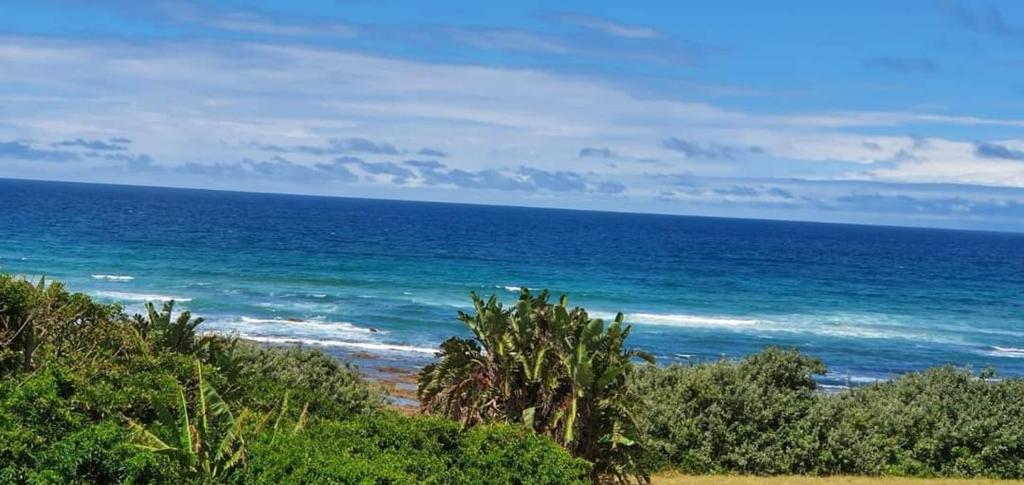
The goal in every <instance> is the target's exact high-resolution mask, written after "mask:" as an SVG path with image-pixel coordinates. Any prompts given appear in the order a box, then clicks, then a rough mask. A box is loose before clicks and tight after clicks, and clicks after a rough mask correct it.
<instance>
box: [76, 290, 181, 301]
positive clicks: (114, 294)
mask: <svg viewBox="0 0 1024 485" xmlns="http://www.w3.org/2000/svg"><path fill="white" fill-rule="evenodd" d="M93 294H94V295H96V296H98V297H101V298H110V299H113V300H120V301H167V300H174V301H178V302H185V301H192V299H191V298H186V297H183V296H169V295H158V294H156V293H129V292H125V291H97V292H95V293H93Z"/></svg>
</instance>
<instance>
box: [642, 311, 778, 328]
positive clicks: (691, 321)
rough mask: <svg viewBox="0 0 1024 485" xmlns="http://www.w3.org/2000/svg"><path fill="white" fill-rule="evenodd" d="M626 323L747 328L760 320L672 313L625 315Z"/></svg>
mask: <svg viewBox="0 0 1024 485" xmlns="http://www.w3.org/2000/svg"><path fill="white" fill-rule="evenodd" d="M626 321H628V322H637V323H646V324H649V325H670V326H676V327H704V326H715V327H723V326H724V327H748V326H752V325H757V324H758V323H760V320H755V319H749V318H726V317H711V316H702V315H686V314H672V313H668V314H659V313H631V314H628V315H626Z"/></svg>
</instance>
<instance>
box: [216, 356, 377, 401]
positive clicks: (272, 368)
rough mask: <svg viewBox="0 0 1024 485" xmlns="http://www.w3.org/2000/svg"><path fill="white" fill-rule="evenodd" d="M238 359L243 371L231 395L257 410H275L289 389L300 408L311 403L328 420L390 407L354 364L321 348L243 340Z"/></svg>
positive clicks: (288, 392) (291, 396)
mask: <svg viewBox="0 0 1024 485" xmlns="http://www.w3.org/2000/svg"><path fill="white" fill-rule="evenodd" d="M235 358H236V359H237V365H238V371H237V374H238V375H237V380H236V381H235V382H233V383H231V384H230V385H231V386H234V387H229V391H230V392H228V394H229V395H237V396H239V402H240V404H242V405H244V406H248V407H250V408H253V409H256V410H269V409H273V408H274V407H276V406H278V405H280V404H281V400H282V399H283V396H284V395H285V394H286V393H287V394H288V400H289V402H291V403H293V405H292V409H294V410H295V411H296V412H297V411H298V410H301V409H302V407H303V406H304V405H306V404H308V406H309V413H310V414H311V415H313V416H317V417H319V418H323V419H345V418H349V417H352V416H355V415H358V414H365V413H369V412H374V411H379V410H380V409H382V408H383V407H384V397H383V394H381V393H380V392H379V391H376V390H374V389H372V388H371V387H370V386H368V385H367V384H366V382H365V381H364V380H363V379H362V377H361V376H360V375H359V373H358V372H356V370H355V368H354V367H353V366H352V364H350V363H348V362H342V361H339V360H338V359H335V358H333V357H331V356H328V355H327V354H324V353H323V352H322V351H320V350H315V349H304V348H297V347H287V348H284V347H271V348H267V347H260V346H258V345H256V344H253V343H249V342H240V343H239V345H238V348H237V350H236V353H235Z"/></svg>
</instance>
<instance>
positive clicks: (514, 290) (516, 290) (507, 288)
mask: <svg viewBox="0 0 1024 485" xmlns="http://www.w3.org/2000/svg"><path fill="white" fill-rule="evenodd" d="M495 288H501V289H504V290H505V291H507V292H509V293H519V290H521V289H522V287H521V286H505V285H496V286H495Z"/></svg>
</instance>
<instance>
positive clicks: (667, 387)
mask: <svg viewBox="0 0 1024 485" xmlns="http://www.w3.org/2000/svg"><path fill="white" fill-rule="evenodd" d="M824 371H825V368H824V366H823V365H822V364H821V362H820V361H818V360H816V359H813V358H810V357H806V356H803V355H800V354H799V353H797V352H796V351H783V350H779V349H773V348H770V349H768V350H765V351H764V352H762V353H760V354H755V355H753V356H750V357H748V358H745V359H741V360H739V361H721V362H715V363H709V364H701V365H693V366H670V367H667V368H661V369H658V368H647V369H643V370H641V371H640V372H638V373H637V374H636V375H635V378H634V379H632V381H631V386H632V388H633V390H634V392H635V393H636V394H637V395H639V396H642V397H643V400H644V406H643V407H642V411H641V413H640V419H639V421H640V422H641V424H642V426H643V429H644V431H645V432H646V435H647V439H648V441H647V442H646V443H645V445H646V446H645V447H646V452H647V460H648V461H649V463H650V466H652V467H653V468H656V469H657V468H660V469H664V468H675V469H678V470H680V471H683V472H686V473H756V474H816V475H834V474H862V475H863V474H866V475H880V474H886V475H905V476H953V477H960V476H992V477H1004V478H1020V477H1024V460H1021V459H1020V457H1021V456H1024V405H1022V403H1024V381H1022V380H1007V381H998V382H989V381H986V380H984V379H981V378H979V377H977V376H974V375H972V374H971V373H970V372H968V371H964V370H956V369H953V368H938V369H931V370H929V371H927V372H924V373H912V374H908V375H905V376H902V377H898V378H895V379H893V380H892V381H888V382H883V383H877V384H873V385H869V386H865V387H861V388H856V389H851V390H847V391H843V392H840V393H837V394H832V395H829V394H823V393H820V392H816V390H815V384H814V381H813V379H812V378H813V376H814V375H816V374H822V373H824Z"/></svg>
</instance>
